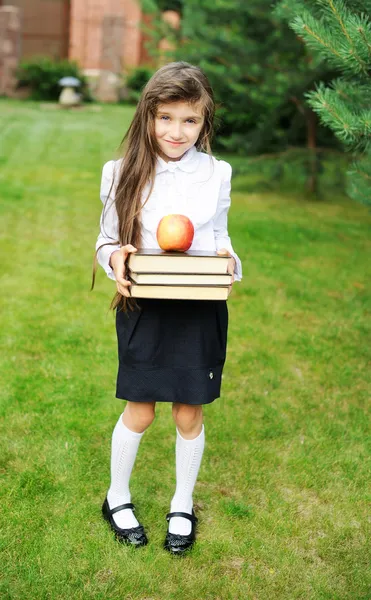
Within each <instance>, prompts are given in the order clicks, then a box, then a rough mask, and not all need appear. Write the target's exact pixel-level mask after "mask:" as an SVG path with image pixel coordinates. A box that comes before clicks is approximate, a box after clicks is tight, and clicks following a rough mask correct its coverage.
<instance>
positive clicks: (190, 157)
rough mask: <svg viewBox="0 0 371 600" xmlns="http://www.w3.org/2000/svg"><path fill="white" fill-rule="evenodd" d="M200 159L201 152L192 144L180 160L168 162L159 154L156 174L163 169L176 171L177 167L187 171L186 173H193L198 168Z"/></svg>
mask: <svg viewBox="0 0 371 600" xmlns="http://www.w3.org/2000/svg"><path fill="white" fill-rule="evenodd" d="M199 160H200V158H199V152H197V149H196V147H195V146H192V148H190V149H189V150H187V152H186V153H185V154H184V156H182V158H181V159H180V160H169V162H166V161H165V160H164V159H163V158H161V157H160V156H158V157H157V165H156V174H158V173H162V172H163V171H170V173H174V171H176V170H177V169H179V170H180V171H185V172H186V173H193V171H195V170H196V169H197V166H198V163H199Z"/></svg>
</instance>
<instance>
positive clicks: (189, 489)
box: [169, 425, 205, 535]
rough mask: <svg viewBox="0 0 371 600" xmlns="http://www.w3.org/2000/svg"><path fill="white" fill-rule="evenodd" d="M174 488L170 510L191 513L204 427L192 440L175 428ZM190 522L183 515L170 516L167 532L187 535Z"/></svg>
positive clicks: (190, 527) (201, 452)
mask: <svg viewBox="0 0 371 600" xmlns="http://www.w3.org/2000/svg"><path fill="white" fill-rule="evenodd" d="M176 432H177V438H176V448H175V454H176V490H175V494H174V497H173V499H172V501H171V505H170V512H175V511H181V512H186V513H188V514H192V508H193V498H192V494H193V489H194V486H195V483H196V479H197V475H198V471H199V468H200V465H201V459H202V454H203V451H204V447H205V428H204V425H202V430H201V433H200V434H199V435H198V436H197V437H196V438H194V439H193V440H186V439H184V438H183V437H182V436H181V435H180V433H179V431H178V428H176ZM191 529H192V523H191V521H189V520H188V519H185V518H183V517H172V518H171V519H170V521H169V532H170V533H179V534H180V535H188V534H189V533H191Z"/></svg>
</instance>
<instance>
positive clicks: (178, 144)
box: [165, 140, 185, 146]
mask: <svg viewBox="0 0 371 600" xmlns="http://www.w3.org/2000/svg"><path fill="white" fill-rule="evenodd" d="M165 142H167V143H168V144H172V145H173V146H180V145H181V144H185V142H171V141H170V140H165Z"/></svg>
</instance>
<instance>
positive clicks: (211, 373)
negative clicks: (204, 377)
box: [209, 371, 214, 379]
mask: <svg viewBox="0 0 371 600" xmlns="http://www.w3.org/2000/svg"><path fill="white" fill-rule="evenodd" d="M209 377H210V379H212V378H213V377H214V373H213V372H212V371H210V373H209Z"/></svg>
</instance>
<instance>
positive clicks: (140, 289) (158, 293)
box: [129, 283, 229, 300]
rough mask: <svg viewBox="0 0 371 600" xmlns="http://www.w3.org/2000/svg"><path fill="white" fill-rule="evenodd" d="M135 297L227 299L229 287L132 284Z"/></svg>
mask: <svg viewBox="0 0 371 600" xmlns="http://www.w3.org/2000/svg"><path fill="white" fill-rule="evenodd" d="M129 289H130V294H131V296H132V297H133V298H160V299H167V300H227V298H228V294H229V288H228V287H223V286H219V287H213V286H191V285H189V286H182V285H177V286H172V285H138V284H134V283H133V284H132V285H131V286H130V288H129Z"/></svg>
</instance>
